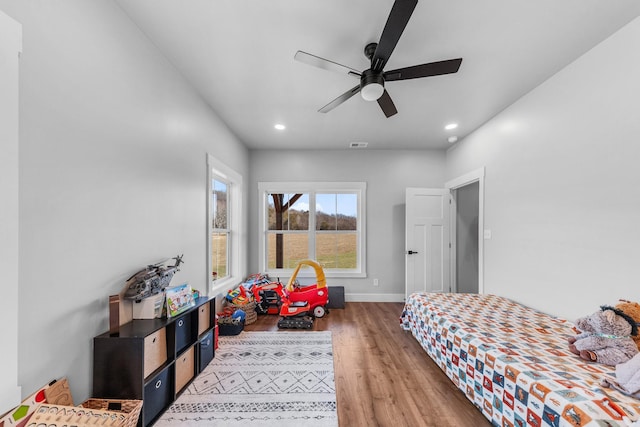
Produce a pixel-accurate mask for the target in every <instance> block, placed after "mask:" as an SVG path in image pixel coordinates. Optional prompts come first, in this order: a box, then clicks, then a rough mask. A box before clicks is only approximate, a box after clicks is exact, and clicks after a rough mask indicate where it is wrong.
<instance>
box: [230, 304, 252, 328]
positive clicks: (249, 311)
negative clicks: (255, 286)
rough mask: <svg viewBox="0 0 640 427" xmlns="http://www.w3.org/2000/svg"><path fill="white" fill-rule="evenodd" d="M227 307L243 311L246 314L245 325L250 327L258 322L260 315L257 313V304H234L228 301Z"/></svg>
mask: <svg viewBox="0 0 640 427" xmlns="http://www.w3.org/2000/svg"><path fill="white" fill-rule="evenodd" d="M227 307H231V308H233V309H234V310H238V309H240V310H242V311H244V313H245V314H246V317H245V319H244V324H245V325H250V324H252V323H254V322H255V321H256V320H258V313H257V312H256V302H255V301H249V302H248V303H246V304H234V303H232V302H229V301H227Z"/></svg>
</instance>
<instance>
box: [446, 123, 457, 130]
mask: <svg viewBox="0 0 640 427" xmlns="http://www.w3.org/2000/svg"><path fill="white" fill-rule="evenodd" d="M457 127H458V124H457V123H449V124H448V125H446V126H445V127H444V128H445V129H446V130H452V129H455V128H457Z"/></svg>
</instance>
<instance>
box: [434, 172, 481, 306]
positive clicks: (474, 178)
mask: <svg viewBox="0 0 640 427" xmlns="http://www.w3.org/2000/svg"><path fill="white" fill-rule="evenodd" d="M484 174H485V171H484V167H481V168H478V169H475V170H472V171H471V172H468V173H466V174H464V175H462V176H459V177H457V178H454V179H452V180H450V181H447V182H446V183H445V184H444V187H445V188H447V189H448V190H449V191H451V190H456V189H458V188H460V187H464V186H465V185H468V184H472V183H474V182H478V293H479V294H483V293H484ZM453 203H455V201H454V202H453ZM454 208H455V205H452V209H454ZM450 217H451V218H452V219H451V222H452V223H454V221H453V218H455V216H454V215H451V216H450ZM451 230H452V233H455V227H451ZM452 236H453V237H455V234H453V235H452ZM451 243H452V251H451V255H452V258H451V271H452V275H451V278H452V279H453V280H454V282H453V283H455V239H453V238H452V239H451ZM456 288H457V286H456Z"/></svg>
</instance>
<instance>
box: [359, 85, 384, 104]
mask: <svg viewBox="0 0 640 427" xmlns="http://www.w3.org/2000/svg"><path fill="white" fill-rule="evenodd" d="M383 93H384V86H383V85H381V84H380V83H369V84H368V85H366V86H365V87H363V88H362V90H361V91H360V94H361V95H362V98H363V99H364V100H365V101H377V100H378V99H379V98H380V97H381V96H382V94H383Z"/></svg>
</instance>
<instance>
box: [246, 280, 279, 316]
mask: <svg viewBox="0 0 640 427" xmlns="http://www.w3.org/2000/svg"><path fill="white" fill-rule="evenodd" d="M251 292H252V293H253V297H254V299H255V301H256V312H258V314H279V313H280V308H281V307H282V301H283V300H284V299H285V298H286V294H285V292H284V286H282V283H280V280H278V281H275V282H271V281H269V282H266V283H261V284H256V285H254V286H253V287H252V288H251Z"/></svg>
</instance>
